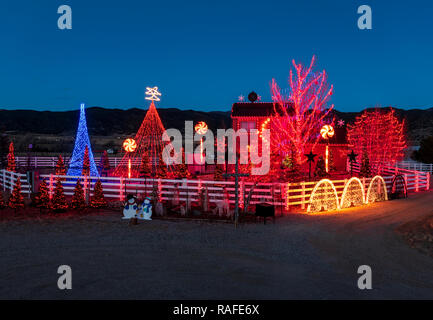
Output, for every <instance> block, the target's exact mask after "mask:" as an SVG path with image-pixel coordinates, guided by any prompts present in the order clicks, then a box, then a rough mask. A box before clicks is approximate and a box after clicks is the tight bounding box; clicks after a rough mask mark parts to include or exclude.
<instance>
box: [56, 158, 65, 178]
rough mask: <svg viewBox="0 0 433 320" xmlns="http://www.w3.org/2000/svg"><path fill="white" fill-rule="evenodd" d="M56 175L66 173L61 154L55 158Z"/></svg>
mask: <svg viewBox="0 0 433 320" xmlns="http://www.w3.org/2000/svg"><path fill="white" fill-rule="evenodd" d="M56 175H57V176H65V175H66V168H65V162H64V161H63V157H62V156H61V155H59V157H58V158H57V164H56Z"/></svg>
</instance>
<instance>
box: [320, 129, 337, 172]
mask: <svg viewBox="0 0 433 320" xmlns="http://www.w3.org/2000/svg"><path fill="white" fill-rule="evenodd" d="M320 135H321V136H322V138H323V139H325V140H326V149H325V169H326V172H329V160H328V159H329V138H332V137H333V136H334V135H335V131H334V127H332V126H331V125H329V124H325V125H324V126H323V127H322V129H320Z"/></svg>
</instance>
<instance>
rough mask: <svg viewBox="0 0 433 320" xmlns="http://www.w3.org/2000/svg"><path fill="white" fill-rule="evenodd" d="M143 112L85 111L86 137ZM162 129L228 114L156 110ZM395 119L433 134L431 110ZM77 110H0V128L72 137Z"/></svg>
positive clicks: (136, 121) (122, 131)
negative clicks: (87, 134) (87, 132)
mask: <svg viewBox="0 0 433 320" xmlns="http://www.w3.org/2000/svg"><path fill="white" fill-rule="evenodd" d="M146 111H147V109H138V108H133V109H129V110H121V109H105V108H101V107H91V108H88V109H87V110H86V113H87V121H88V123H87V125H88V129H89V134H90V135H91V136H92V135H93V136H112V135H131V134H134V133H135V132H136V131H137V129H138V128H139V127H140V124H141V122H142V121H143V119H144V116H145V114H146ZM158 112H159V115H160V117H161V119H162V122H163V123H164V126H165V128H177V129H180V130H182V129H183V128H184V126H185V120H192V121H194V123H196V122H197V121H205V122H206V123H208V125H209V127H210V129H216V128H224V127H225V128H230V127H231V119H230V111H227V112H220V111H212V112H204V111H196V110H180V109H176V108H168V109H162V108H161V109H158ZM334 112H335V115H336V117H337V118H338V119H343V120H345V122H346V123H351V122H353V121H354V119H355V117H356V116H357V115H359V112H340V111H338V110H335V111H334ZM396 113H397V115H398V116H399V117H401V118H405V119H406V124H407V131H408V138H409V140H411V141H413V142H414V143H416V142H418V141H419V140H420V139H422V138H423V137H425V136H428V135H433V108H430V109H426V110H421V109H412V110H403V109H396ZM78 116H79V111H78V110H76V111H62V112H57V111H33V110H0V128H1V129H3V130H4V131H6V132H13V133H27V134H28V133H35V134H52V135H72V136H74V135H75V131H76V129H77V121H78Z"/></svg>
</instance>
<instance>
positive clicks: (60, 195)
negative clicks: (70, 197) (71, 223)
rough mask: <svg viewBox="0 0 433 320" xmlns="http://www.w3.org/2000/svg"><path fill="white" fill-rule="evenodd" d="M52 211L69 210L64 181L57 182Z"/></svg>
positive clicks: (58, 180)
mask: <svg viewBox="0 0 433 320" xmlns="http://www.w3.org/2000/svg"><path fill="white" fill-rule="evenodd" d="M51 209H52V210H53V211H54V212H64V211H66V209H68V203H67V202H66V198H65V193H64V191H63V186H62V181H61V180H60V179H57V181H56V187H55V188H54V194H53V198H52V199H51Z"/></svg>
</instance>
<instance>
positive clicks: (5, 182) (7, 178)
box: [0, 170, 32, 197]
mask: <svg viewBox="0 0 433 320" xmlns="http://www.w3.org/2000/svg"><path fill="white" fill-rule="evenodd" d="M18 177H19V178H20V181H21V192H22V193H24V194H27V195H28V196H29V197H30V194H31V193H32V187H31V185H30V183H29V181H28V179H27V175H26V174H22V173H15V172H10V171H6V170H0V188H1V190H3V191H9V192H12V190H13V189H14V186H15V184H16V182H17V179H18Z"/></svg>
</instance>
